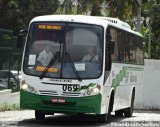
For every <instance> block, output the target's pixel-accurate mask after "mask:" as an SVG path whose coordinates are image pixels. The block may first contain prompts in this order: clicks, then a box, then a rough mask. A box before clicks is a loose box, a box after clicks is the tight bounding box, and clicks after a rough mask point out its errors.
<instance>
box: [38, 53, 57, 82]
mask: <svg viewBox="0 0 160 127" xmlns="http://www.w3.org/2000/svg"><path fill="white" fill-rule="evenodd" d="M59 56H60V52H56V53H55V55H54V56H53V57H52V59H51V60H50V62H49V63H48V65H47V66H46V67H45V69H44V71H43V72H42V74H41V75H40V77H39V78H40V79H43V77H44V76H45V75H46V73H47V71H48V68H50V67H51V66H52V65H53V64H54V63H55V61H56V60H57V58H59Z"/></svg>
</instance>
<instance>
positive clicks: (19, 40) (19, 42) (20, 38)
mask: <svg viewBox="0 0 160 127" xmlns="http://www.w3.org/2000/svg"><path fill="white" fill-rule="evenodd" d="M27 32H28V31H27V30H21V31H20V33H19V35H18V37H17V48H22V45H23V39H24V36H25V34H26V33H27Z"/></svg>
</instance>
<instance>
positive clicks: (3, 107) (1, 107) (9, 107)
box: [0, 102, 20, 111]
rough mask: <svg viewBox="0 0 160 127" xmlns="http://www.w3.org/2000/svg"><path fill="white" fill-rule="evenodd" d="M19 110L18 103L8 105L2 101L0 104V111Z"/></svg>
mask: <svg viewBox="0 0 160 127" xmlns="http://www.w3.org/2000/svg"><path fill="white" fill-rule="evenodd" d="M10 110H20V107H19V105H18V104H13V105H9V104H8V103H7V102H3V103H2V104H1V105H0V111H10Z"/></svg>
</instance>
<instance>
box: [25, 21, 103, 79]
mask: <svg viewBox="0 0 160 127" xmlns="http://www.w3.org/2000/svg"><path fill="white" fill-rule="evenodd" d="M102 47H103V27H101V26H98V25H91V24H80V23H50V22H49V23H42V22H36V23H32V24H31V26H30V30H29V33H28V38H27V44H26V49H25V56H24V65H23V69H24V73H26V74H28V75H33V76H38V77H41V76H42V75H43V77H47V78H68V79H77V78H78V77H79V78H82V79H91V78H98V77H100V75H101V73H102V62H103V61H102V54H103V48H102ZM44 73H45V74H44Z"/></svg>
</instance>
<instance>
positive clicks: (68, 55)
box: [65, 53, 82, 81]
mask: <svg viewBox="0 0 160 127" xmlns="http://www.w3.org/2000/svg"><path fill="white" fill-rule="evenodd" d="M65 56H66V58H67V59H68V61H69V63H70V64H71V67H72V69H73V71H74V73H75V75H76V77H77V79H78V81H82V79H81V77H80V75H79V73H78V71H77V70H76V68H75V66H74V64H73V61H72V59H71V57H70V54H69V53H65Z"/></svg>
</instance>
